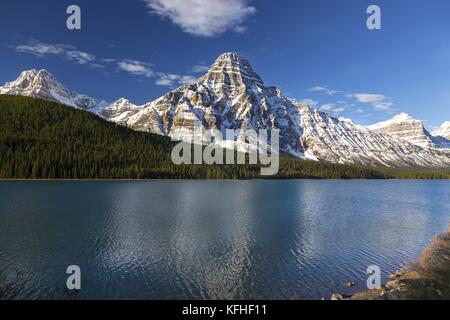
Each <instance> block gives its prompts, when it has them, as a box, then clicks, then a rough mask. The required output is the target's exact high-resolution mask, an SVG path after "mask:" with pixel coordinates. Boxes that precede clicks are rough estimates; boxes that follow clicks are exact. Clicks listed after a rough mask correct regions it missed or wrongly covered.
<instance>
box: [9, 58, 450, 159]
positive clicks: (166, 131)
mask: <svg viewBox="0 0 450 320" xmlns="http://www.w3.org/2000/svg"><path fill="white" fill-rule="evenodd" d="M0 94H9V95H22V96H30V97H35V98H40V99H44V100H50V101H56V102H59V103H62V104H65V105H68V106H71V107H75V108H79V109H83V110H86V111H89V112H93V113H96V114H98V115H99V116H101V117H103V118H104V119H106V120H108V121H111V122H114V123H117V124H119V125H123V126H127V127H129V128H131V129H134V130H137V131H143V132H150V133H156V134H158V135H163V136H170V137H172V138H173V139H176V140H184V139H190V137H191V135H192V131H193V128H194V124H196V123H201V125H202V126H203V127H204V128H205V129H218V130H221V131H222V132H225V130H226V129H235V130H236V129H244V130H245V129H255V130H258V129H279V130H280V148H281V149H282V150H283V151H284V152H286V153H288V154H291V155H292V156H294V157H298V158H305V159H310V160H316V161H323V162H329V163H338V164H360V165H369V166H387V167H450V122H445V123H444V124H443V125H442V127H441V128H440V129H438V130H436V131H434V132H433V133H430V132H428V131H427V130H426V128H425V126H424V124H423V122H422V121H420V120H416V119H414V118H412V117H411V116H409V115H407V114H405V113H402V114H400V115H398V116H395V117H394V118H393V119H391V120H389V121H385V122H381V123H378V124H375V125H372V126H368V127H364V126H360V125H357V124H355V123H353V122H352V121H351V120H348V119H343V118H339V119H338V118H334V117H332V116H331V115H330V114H329V113H326V112H323V111H320V110H318V109H315V108H312V107H310V106H308V105H306V104H302V103H299V102H297V101H294V100H291V99H288V98H286V97H285V96H283V94H282V92H281V91H280V90H279V89H278V88H276V87H270V86H266V85H265V84H264V82H263V80H262V79H261V77H260V76H259V75H258V74H257V73H256V72H255V71H254V69H253V67H252V66H251V64H250V63H249V62H248V61H247V60H246V59H244V58H243V57H242V56H241V55H239V54H238V53H224V54H222V55H221V56H219V57H218V59H217V60H216V61H215V62H214V64H213V65H212V66H211V68H210V69H209V71H208V72H207V73H206V74H205V75H204V76H202V77H200V78H199V79H197V80H196V81H194V82H192V83H188V84H185V85H183V86H181V87H179V88H177V89H175V90H173V91H170V92H168V93H167V94H165V95H164V96H162V97H160V98H159V99H157V100H155V101H152V102H149V103H147V104H144V105H140V106H138V105H134V104H133V103H131V102H130V101H129V100H127V99H124V98H122V99H119V100H118V101H116V102H114V103H112V104H108V103H106V102H104V101H101V100H98V99H93V98H90V97H88V96H86V95H81V94H78V93H75V92H72V91H70V90H69V89H68V88H67V87H66V86H64V85H62V84H61V83H59V82H58V81H57V80H56V79H55V78H54V77H53V76H52V75H51V74H50V73H49V72H48V71H46V70H29V71H24V72H22V73H21V74H20V76H19V77H18V78H17V80H15V81H13V82H9V83H6V84H5V85H4V86H2V87H0Z"/></svg>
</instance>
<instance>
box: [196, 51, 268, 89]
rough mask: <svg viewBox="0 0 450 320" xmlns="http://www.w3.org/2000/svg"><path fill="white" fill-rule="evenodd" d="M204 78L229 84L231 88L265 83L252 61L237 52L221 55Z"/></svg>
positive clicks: (212, 81)
mask: <svg viewBox="0 0 450 320" xmlns="http://www.w3.org/2000/svg"><path fill="white" fill-rule="evenodd" d="M203 78H204V79H205V80H208V81H210V82H211V83H217V84H223V85H227V86H229V87H230V88H233V87H238V88H239V87H241V86H242V85H246V86H252V85H253V84H256V85H259V86H263V85H264V83H263V81H262V79H261V77H260V76H259V75H258V74H257V73H256V72H255V71H254V70H253V67H252V65H251V64H250V62H248V60H246V59H245V58H244V57H242V56H241V55H240V54H238V53H235V52H227V53H224V54H222V55H220V56H219V57H218V58H217V59H216V61H215V62H214V64H213V65H212V66H211V68H210V69H209V71H208V73H207V74H206V75H205V76H204V77H203Z"/></svg>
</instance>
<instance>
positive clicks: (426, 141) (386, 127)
mask: <svg viewBox="0 0 450 320" xmlns="http://www.w3.org/2000/svg"><path fill="white" fill-rule="evenodd" d="M367 128H369V129H370V130H374V131H377V132H381V133H384V134H388V135H390V136H392V137H394V138H397V139H400V140H402V141H406V142H410V143H413V144H416V145H418V146H421V147H424V148H435V147H437V145H436V144H435V141H433V137H432V136H431V134H430V133H429V132H428V131H427V130H426V129H425V126H424V123H423V121H421V120H417V119H415V118H413V117H411V116H410V115H409V114H407V113H404V112H403V113H400V114H399V115H396V116H395V117H393V118H392V119H390V120H387V121H383V122H380V123H376V124H374V125H371V126H368V127H367Z"/></svg>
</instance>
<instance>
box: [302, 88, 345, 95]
mask: <svg viewBox="0 0 450 320" xmlns="http://www.w3.org/2000/svg"><path fill="white" fill-rule="evenodd" d="M308 91H309V92H323V93H325V94H327V95H329V96H335V95H336V94H338V93H340V92H341V91H337V90H331V89H330V88H328V87H327V86H316V87H312V88H310V89H309V90H308Z"/></svg>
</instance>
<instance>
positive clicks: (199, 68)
mask: <svg viewBox="0 0 450 320" xmlns="http://www.w3.org/2000/svg"><path fill="white" fill-rule="evenodd" d="M208 70H209V67H208V66H205V65H202V64H197V65H195V66H193V67H192V72H194V73H204V72H208Z"/></svg>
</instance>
